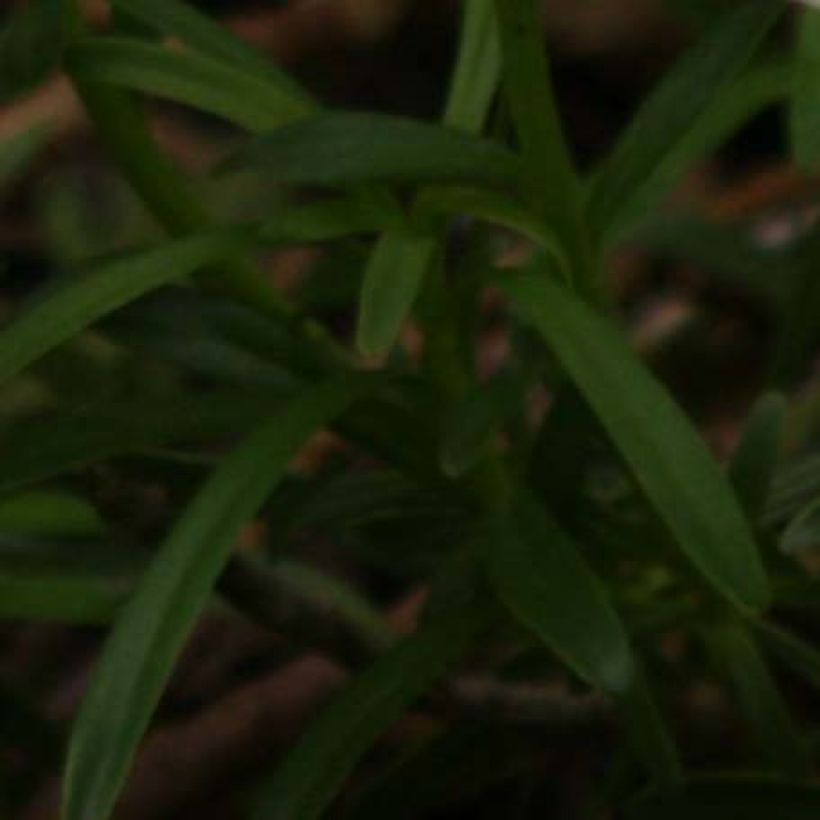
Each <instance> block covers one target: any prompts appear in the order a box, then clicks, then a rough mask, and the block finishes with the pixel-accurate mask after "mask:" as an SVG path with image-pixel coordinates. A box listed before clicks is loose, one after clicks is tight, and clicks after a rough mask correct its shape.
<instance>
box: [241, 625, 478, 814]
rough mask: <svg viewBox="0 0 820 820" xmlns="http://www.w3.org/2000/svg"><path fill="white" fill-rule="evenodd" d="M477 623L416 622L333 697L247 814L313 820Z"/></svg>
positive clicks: (465, 643)
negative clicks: (417, 624)
mask: <svg viewBox="0 0 820 820" xmlns="http://www.w3.org/2000/svg"><path fill="white" fill-rule="evenodd" d="M484 626H485V618H484V617H483V616H482V615H480V614H479V613H478V612H477V611H469V612H466V613H465V612H459V613H457V614H456V615H453V616H451V617H449V618H447V619H441V620H439V621H436V622H434V623H431V624H429V625H428V626H425V627H423V628H422V629H421V630H419V631H418V632H417V633H416V634H415V635H414V636H413V637H411V638H408V639H406V640H405V641H403V642H402V643H401V644H399V645H398V646H396V647H395V648H394V649H392V650H390V652H388V653H387V654H386V655H385V656H384V657H382V658H381V659H380V660H378V661H376V663H375V664H374V665H373V666H372V667H371V668H370V669H368V670H367V671H366V672H364V673H363V674H361V675H360V676H359V677H358V678H357V679H356V680H354V681H353V682H352V683H351V684H350V685H349V686H348V687H347V689H346V690H345V691H344V692H343V693H342V694H341V695H339V696H338V697H337V698H336V699H335V700H334V701H333V702H332V703H331V704H330V706H329V707H328V708H327V709H326V710H325V711H324V713H323V714H322V715H320V716H319V718H318V719H317V720H316V722H315V723H314V724H313V726H311V727H310V729H308V731H307V733H306V734H305V736H304V737H303V738H302V740H301V742H300V743H299V745H298V746H297V747H296V749H295V750H294V751H293V752H291V753H290V755H288V757H287V758H286V759H285V761H284V763H283V764H282V765H281V767H280V768H279V771H278V772H277V773H276V776H275V777H274V779H273V780H272V781H271V782H270V783H269V784H268V785H267V786H266V787H265V788H264V789H263V791H262V795H261V798H260V800H259V804H258V806H257V809H256V811H255V812H254V814H253V818H254V820H315V818H318V817H320V816H321V815H322V813H323V812H324V810H325V809H326V808H327V807H328V806H329V805H330V803H331V801H332V800H333V798H334V797H335V796H336V794H337V793H338V791H339V789H340V788H341V787H342V785H343V784H344V781H345V780H346V779H347V776H348V775H349V774H350V772H351V771H352V770H353V768H354V766H355V765H356V763H357V762H358V761H359V759H360V758H361V756H362V755H363V754H364V753H365V752H366V751H367V749H368V748H369V747H370V746H371V744H372V743H373V742H374V741H375V740H376V738H377V737H378V735H379V734H380V733H381V732H382V731H383V730H384V729H385V728H387V727H388V726H389V725H390V724H391V723H392V722H393V721H395V720H396V719H397V718H399V717H400V716H401V714H402V712H403V711H404V710H405V709H406V708H407V707H408V706H409V705H410V704H412V702H413V701H414V700H415V699H416V698H418V697H419V695H421V694H423V693H424V692H425V691H426V690H427V689H428V688H429V687H430V686H431V685H432V684H433V682H434V681H435V680H436V679H437V678H439V677H441V675H442V674H444V672H445V671H446V670H447V669H448V668H449V667H450V666H451V665H452V664H453V663H455V662H456V661H457V660H458V659H459V658H460V657H461V656H462V655H463V654H464V653H465V652H466V651H467V649H468V648H469V647H470V645H471V644H472V643H473V642H474V641H475V640H476V638H477V637H478V635H479V634H480V632H481V631H482V630H483V628H484Z"/></svg>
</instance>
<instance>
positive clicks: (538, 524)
mask: <svg viewBox="0 0 820 820" xmlns="http://www.w3.org/2000/svg"><path fill="white" fill-rule="evenodd" d="M482 548H483V557H484V563H485V566H486V568H487V573H488V575H489V577H490V581H491V583H492V585H493V587H494V588H495V590H496V592H497V594H498V596H499V597H500V599H501V600H502V601H503V602H504V604H505V605H506V606H507V607H508V609H509V610H510V611H511V612H512V614H513V615H514V616H515V617H516V618H517V619H518V620H519V621H521V623H523V624H524V625H526V626H527V627H529V628H530V629H531V630H532V631H533V632H534V633H535V634H536V635H538V637H539V638H541V640H543V641H544V643H545V644H546V645H547V646H548V647H549V648H550V649H551V650H552V651H553V652H555V654H556V655H558V656H559V657H560V658H561V659H562V660H563V661H564V662H565V663H566V664H567V665H568V666H569V667H570V668H571V669H573V670H574V671H575V672H576V673H577V674H578V675H580V676H581V677H582V678H584V679H585V680H587V681H589V682H590V683H592V684H593V685H595V686H600V687H601V688H602V689H604V690H606V691H609V692H624V691H625V690H626V689H628V688H629V686H630V685H631V684H632V680H633V674H634V671H635V670H634V662H633V658H632V651H631V649H630V646H629V639H628V638H627V636H626V633H625V631H624V628H623V625H622V624H621V621H620V619H619V618H618V615H617V614H616V612H615V610H614V608H613V607H612V604H611V602H610V601H609V598H608V596H607V592H606V590H605V588H604V587H603V585H602V584H601V582H600V581H599V580H598V579H597V578H596V577H595V575H594V574H593V573H592V571H591V570H590V568H589V567H588V566H587V564H586V562H585V561H584V559H583V558H582V557H581V555H580V553H579V552H578V549H577V547H576V546H575V544H574V543H573V542H572V541H571V540H570V538H569V536H567V535H566V533H564V532H562V531H561V530H560V529H559V527H558V526H557V525H556V524H555V523H554V522H553V521H552V520H551V519H550V518H549V516H548V515H547V514H546V512H544V511H543V510H542V509H541V508H539V506H538V505H537V503H536V502H535V501H533V500H530V499H527V500H524V501H522V502H521V503H520V505H518V507H517V509H515V510H513V511H512V512H511V513H510V514H509V516H504V517H501V518H499V519H497V520H493V521H491V522H490V523H489V526H488V533H487V536H486V538H484V539H483V544H482Z"/></svg>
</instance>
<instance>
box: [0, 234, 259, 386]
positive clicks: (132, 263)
mask: <svg viewBox="0 0 820 820" xmlns="http://www.w3.org/2000/svg"><path fill="white" fill-rule="evenodd" d="M246 244H247V243H246V242H245V240H244V239H243V237H242V235H241V234H238V233H236V232H229V231H225V232H222V233H217V234H212V235H209V236H201V237H193V238H190V239H183V240H179V241H177V242H169V243H166V244H164V245H161V246H159V247H157V248H155V249H153V250H149V251H145V252H142V253H138V254H134V255H131V256H128V257H126V258H124V259H120V260H117V261H115V262H110V263H107V264H104V265H100V266H99V267H97V268H96V269H94V270H92V271H89V272H88V273H87V274H85V275H82V276H77V277H73V278H71V279H69V280H67V281H65V282H64V283H61V284H60V286H59V287H58V288H56V289H55V290H54V292H53V293H51V294H50V295H48V296H45V295H44V296H43V297H42V298H41V300H40V301H39V302H37V303H36V304H34V305H32V306H31V307H30V308H29V309H28V310H27V311H26V312H25V313H24V314H23V315H22V316H21V317H20V318H18V319H17V320H16V321H14V322H12V324H11V325H9V326H8V327H6V328H5V329H3V330H2V331H0V384H2V383H4V382H7V381H9V379H11V378H12V377H13V376H15V375H17V374H18V373H19V372H20V371H21V370H23V369H24V368H25V367H27V366H28V365H30V364H31V363H32V362H34V361H36V360H37V359H39V358H40V357H41V356H43V355H45V354H46V353H48V352H49V351H50V350H52V349H53V348H55V347H57V346H58V345H60V344H62V343H63V342H65V341H67V340H69V339H70V338H72V336H74V335H76V334H77V333H79V332H80V331H81V330H84V329H85V328H86V327H88V326H89V325H90V324H92V323H93V322H95V321H96V320H97V319H100V318H101V317H102V316H105V315H106V314H107V313H110V312H111V311H114V310H116V309H117V308H119V307H122V306H123V305H126V304H128V302H130V301H132V300H134V299H136V298H138V297H139V296H142V295H143V294H145V293H147V292H148V291H150V290H153V289H154V288H158V287H160V285H164V284H167V283H168V282H172V281H175V280H178V279H182V278H183V277H184V276H187V275H188V274H191V273H193V272H194V271H196V270H198V269H199V268H202V267H203V266H205V265H208V264H210V263H213V262H217V261H219V260H223V259H226V258H230V257H231V256H233V255H235V254H236V253H237V252H241V251H242V250H243V249H244V248H245V247H246Z"/></svg>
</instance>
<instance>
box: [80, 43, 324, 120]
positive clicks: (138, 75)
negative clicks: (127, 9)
mask: <svg viewBox="0 0 820 820" xmlns="http://www.w3.org/2000/svg"><path fill="white" fill-rule="evenodd" d="M66 65H67V67H68V70H69V71H70V72H71V74H72V76H74V77H76V78H78V79H79V80H81V81H82V82H88V83H102V84H104V85H109V86H118V87H120V88H127V89H130V90H132V91H142V92H145V93H146V94H153V95H156V96H158V97H162V98H164V99H168V100H173V101H175V102H179V103H182V104H183V105H190V106H192V107H193V108H196V109H198V110H201V111H207V112H209V113H211V114H215V115H217V116H219V117H224V118H225V119H226V120H229V121H230V122H233V123H235V124H236V125H239V126H240V127H242V128H245V129H247V130H248V131H251V132H254V133H260V132H264V131H269V130H271V129H273V128H278V127H279V126H281V125H282V124H283V123H286V122H289V121H291V120H294V119H298V118H299V117H302V116H305V115H306V114H307V113H309V112H310V111H311V109H312V106H311V105H310V104H308V103H306V102H305V101H304V100H299V99H295V98H294V97H293V96H292V95H291V94H290V93H289V92H288V91H287V90H285V89H283V88H281V87H280V86H279V85H277V84H276V83H274V82H271V81H270V80H268V79H267V78H266V77H265V76H260V75H258V74H254V73H251V72H249V71H247V70H246V69H244V68H240V67H237V66H236V65H235V64H232V63H225V62H223V61H220V60H214V59H212V58H211V57H207V56H204V55H202V54H195V53H193V52H189V53H185V52H180V51H172V50H171V49H169V48H166V47H163V46H160V45H156V44H153V43H146V42H144V41H142V40H139V39H132V38H128V37H93V38H89V39H86V40H81V41H79V42H77V43H75V44H73V45H72V46H71V48H70V49H69V51H68V53H67V54H66Z"/></svg>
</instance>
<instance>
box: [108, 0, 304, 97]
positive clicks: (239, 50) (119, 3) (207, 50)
mask: <svg viewBox="0 0 820 820" xmlns="http://www.w3.org/2000/svg"><path fill="white" fill-rule="evenodd" d="M111 5H112V6H113V7H114V8H115V9H117V10H119V11H122V12H125V13H127V14H129V15H130V16H131V17H133V18H135V19H136V20H139V21H140V22H142V23H143V24H145V25H147V26H150V27H151V28H153V29H157V30H159V31H161V32H163V34H169V35H172V36H174V37H179V39H180V40H182V41H183V42H184V43H186V44H187V45H188V46H190V47H191V48H193V49H194V50H196V51H200V52H202V54H205V55H207V56H209V57H214V58H217V59H219V60H224V61H226V62H229V63H233V64H235V65H237V66H239V67H241V68H244V69H246V70H248V71H250V72H252V73H254V74H257V75H262V76H264V77H265V78H266V79H267V80H269V81H270V82H272V83H275V84H277V85H279V86H280V87H281V89H282V91H283V92H285V93H287V94H289V95H290V96H292V97H293V98H294V99H296V100H302V101H307V93H306V92H305V91H304V90H303V89H302V88H300V86H299V85H298V84H297V83H296V82H295V81H294V80H293V79H291V78H290V77H289V76H288V75H287V74H285V73H284V72H283V71H280V70H279V69H278V68H277V67H276V66H275V65H274V64H273V63H272V62H271V61H270V60H269V59H268V58H267V57H265V55H264V54H262V53H260V52H259V51H256V50H255V49H253V48H251V46H249V45H248V44H247V43H246V42H245V41H244V40H242V39H240V38H239V37H237V36H236V35H235V34H233V33H232V32H231V31H230V29H228V28H227V27H226V26H223V25H220V24H219V23H216V22H214V21H213V20H211V18H210V17H207V16H206V15H205V14H203V13H202V12H201V11H199V10H198V9H196V8H194V7H193V6H190V5H188V4H187V3H184V2H180V0H112V3H111Z"/></svg>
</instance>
